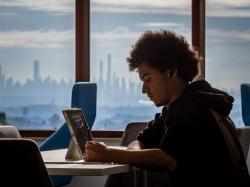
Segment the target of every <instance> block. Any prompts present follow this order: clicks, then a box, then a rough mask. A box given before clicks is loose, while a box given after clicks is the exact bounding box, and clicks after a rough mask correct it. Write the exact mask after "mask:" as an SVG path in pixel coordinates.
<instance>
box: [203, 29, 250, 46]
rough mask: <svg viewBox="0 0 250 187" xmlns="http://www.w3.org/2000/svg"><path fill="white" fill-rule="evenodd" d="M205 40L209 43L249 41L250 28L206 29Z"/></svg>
mask: <svg viewBox="0 0 250 187" xmlns="http://www.w3.org/2000/svg"><path fill="white" fill-rule="evenodd" d="M206 38H207V42H209V43H225V42H228V41H230V42H249V41H250V30H245V31H238V30H230V31H228V30H222V29H207V32H206Z"/></svg>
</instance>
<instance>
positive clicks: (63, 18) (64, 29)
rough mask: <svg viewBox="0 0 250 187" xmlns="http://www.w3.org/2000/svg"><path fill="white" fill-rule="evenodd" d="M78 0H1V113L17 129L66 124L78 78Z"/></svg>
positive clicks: (47, 127) (55, 126)
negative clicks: (75, 22)
mask: <svg viewBox="0 0 250 187" xmlns="http://www.w3.org/2000/svg"><path fill="white" fill-rule="evenodd" d="M73 11H74V3H72V1H70V0H68V3H66V2H61V1H59V0H58V1H51V3H50V2H49V1H46V3H44V2H42V1H36V0H27V1H25V3H24V2H23V1H19V0H16V1H8V0H4V1H2V2H1V4H0V22H1V24H0V90H1V91H0V112H4V113H5V114H6V116H7V121H8V122H9V123H11V124H13V125H15V126H17V127H18V128H19V129H51V128H57V127H58V126H60V125H62V123H63V121H64V120H63V117H62V114H61V110H62V108H65V106H67V107H68V106H70V96H71V88H72V84H73V82H74V77H75V73H74V68H75V62H74V59H75V57H74V51H75V49H74V12H73Z"/></svg>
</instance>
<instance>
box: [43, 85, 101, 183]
mask: <svg viewBox="0 0 250 187" xmlns="http://www.w3.org/2000/svg"><path fill="white" fill-rule="evenodd" d="M96 94H97V86H96V83H89V82H78V83H75V84H74V86H73V89H72V97H71V107H76V108H81V109H82V111H83V112H84V114H85V117H86V120H87V122H88V125H89V128H92V126H93V124H94V121H95V117H96ZM70 140H71V135H70V132H69V129H68V126H67V124H66V123H64V124H63V125H62V126H61V127H60V128H59V129H58V130H57V131H56V132H55V133H54V134H52V135H51V136H50V137H49V138H48V139H47V140H45V141H44V142H43V144H41V146H40V150H41V151H45V150H52V149H65V148H68V146H69V143H70ZM51 179H52V181H53V183H54V186H63V185H66V184H68V183H70V181H71V179H72V177H71V176H51Z"/></svg>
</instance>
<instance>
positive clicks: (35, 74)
mask: <svg viewBox="0 0 250 187" xmlns="http://www.w3.org/2000/svg"><path fill="white" fill-rule="evenodd" d="M39 65H40V64H39V61H38V60H35V61H34V64H33V81H34V82H36V83H37V82H40V67H39Z"/></svg>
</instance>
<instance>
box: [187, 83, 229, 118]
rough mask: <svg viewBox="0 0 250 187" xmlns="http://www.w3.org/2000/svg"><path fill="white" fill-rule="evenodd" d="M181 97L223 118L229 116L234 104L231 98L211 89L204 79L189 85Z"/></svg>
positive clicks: (224, 93) (222, 92)
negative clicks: (203, 106) (205, 107)
mask: <svg viewBox="0 0 250 187" xmlns="http://www.w3.org/2000/svg"><path fill="white" fill-rule="evenodd" d="M182 97H184V98H188V99H191V100H193V101H195V102H198V103H199V104H202V105H205V106H207V107H208V108H211V109H213V110H214V111H216V112H217V113H219V114H220V115H221V116H225V117H227V116H228V115H229V113H230V111H231V109H232V107H233V102H234V98H233V97H232V96H230V95H229V94H228V93H226V92H224V91H221V90H218V89H216V88H213V87H211V85H210V84H209V83H208V82H207V81H205V80H204V79H202V80H198V81H194V82H192V83H190V84H189V85H188V86H187V87H186V89H185V90H184V92H183V94H182Z"/></svg>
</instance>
